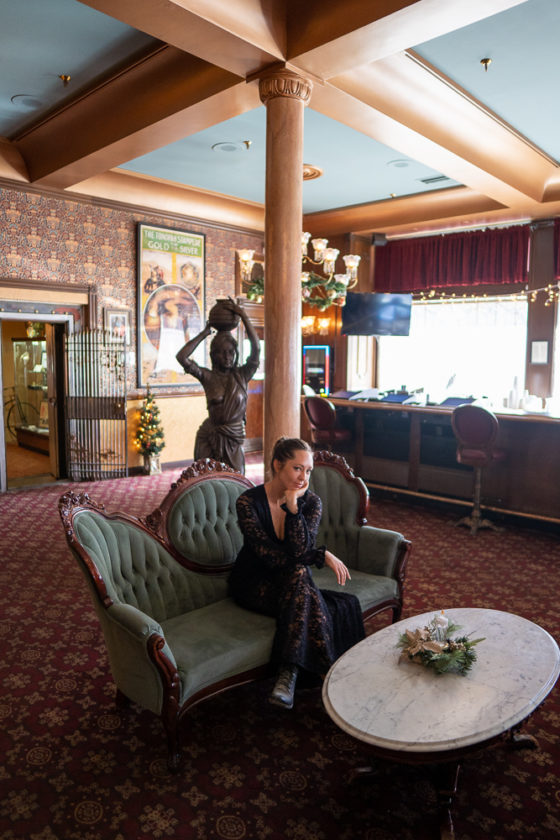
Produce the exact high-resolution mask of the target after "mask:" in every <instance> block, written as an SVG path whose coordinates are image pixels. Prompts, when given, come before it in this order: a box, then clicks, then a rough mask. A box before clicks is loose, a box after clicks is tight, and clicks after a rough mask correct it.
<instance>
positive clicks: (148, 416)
mask: <svg viewBox="0 0 560 840" xmlns="http://www.w3.org/2000/svg"><path fill="white" fill-rule="evenodd" d="M134 443H135V445H136V448H137V449H138V451H139V452H141V453H142V455H148V456H149V455H159V453H160V452H161V450H162V449H163V447H164V446H165V441H164V439H163V429H162V426H161V420H160V417H159V408H158V407H157V405H156V401H155V399H154V398H153V396H152V392H151V391H150V389H149V388H148V390H147V392H146V396H145V398H144V401H143V403H142V408H141V409H140V417H139V419H138V431H137V432H136V437H135V439H134Z"/></svg>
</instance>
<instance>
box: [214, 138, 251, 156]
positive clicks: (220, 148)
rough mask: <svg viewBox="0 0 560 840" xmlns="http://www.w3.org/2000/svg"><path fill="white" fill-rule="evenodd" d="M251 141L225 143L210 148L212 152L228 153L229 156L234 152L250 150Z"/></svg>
mask: <svg viewBox="0 0 560 840" xmlns="http://www.w3.org/2000/svg"><path fill="white" fill-rule="evenodd" d="M251 142H252V141H251V140H241V141H239V142H237V141H229V140H228V141H225V142H223V143H214V145H213V146H212V151H213V152H228V153H229V154H232V153H235V152H247V151H248V150H249V149H250V148H251Z"/></svg>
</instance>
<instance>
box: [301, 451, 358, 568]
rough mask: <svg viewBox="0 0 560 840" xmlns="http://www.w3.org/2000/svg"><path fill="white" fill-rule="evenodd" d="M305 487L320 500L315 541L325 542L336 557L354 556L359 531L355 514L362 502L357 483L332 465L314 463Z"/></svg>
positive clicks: (318, 542) (319, 543)
mask: <svg viewBox="0 0 560 840" xmlns="http://www.w3.org/2000/svg"><path fill="white" fill-rule="evenodd" d="M309 486H310V489H311V490H312V491H313V492H314V493H316V494H317V495H318V496H319V498H320V499H321V502H322V503H323V516H322V518H321V525H320V527H319V534H318V537H317V544H318V545H322V544H324V545H326V546H327V547H328V548H329V550H330V551H332V552H333V553H334V554H336V555H337V557H340V558H345V557H353V556H355V555H356V553H357V543H358V538H359V531H360V526H359V525H358V522H357V517H358V513H359V510H360V504H361V501H362V500H361V496H360V494H361V490H360V487H359V485H358V484H357V483H356V482H355V481H348V480H347V479H346V478H345V477H344V475H342V474H341V473H340V472H339V470H337V469H335V468H334V467H331V466H328V465H326V464H325V465H321V464H318V463H315V467H314V469H313V472H312V473H311V481H310V485H309Z"/></svg>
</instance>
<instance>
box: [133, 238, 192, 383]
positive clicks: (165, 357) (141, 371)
mask: <svg viewBox="0 0 560 840" xmlns="http://www.w3.org/2000/svg"><path fill="white" fill-rule="evenodd" d="M137 283H138V289H137V300H138V327H137V336H138V366H137V367H138V386H139V387H145V386H146V385H149V386H150V387H151V388H157V387H160V386H164V385H166V386H169V385H187V386H189V390H190V389H192V390H200V384H199V382H198V381H197V380H196V379H194V377H192V376H190V375H188V374H186V373H185V372H184V370H183V368H182V367H181V366H180V365H179V363H178V362H177V359H176V358H175V356H176V354H177V352H178V351H179V350H180V349H181V347H182V346H183V345H184V344H185V343H186V342H187V341H189V340H190V339H191V338H194V337H195V336H196V335H198V333H199V332H201V330H202V329H203V327H204V302H205V237H204V235H203V234H200V233H190V232H188V231H184V230H175V229H174V228H163V227H154V226H153V225H146V224H143V223H140V224H139V225H138V277H137ZM191 358H192V359H193V360H194V361H196V362H197V363H198V364H199V365H205V363H206V348H205V342H202V343H201V344H200V345H199V346H198V347H197V349H196V350H195V352H194V353H193V355H192V356H191Z"/></svg>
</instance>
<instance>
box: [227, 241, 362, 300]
mask: <svg viewBox="0 0 560 840" xmlns="http://www.w3.org/2000/svg"><path fill="white" fill-rule="evenodd" d="M310 239H311V234H310V233H302V235H301V259H302V269H305V268H306V267H307V264H310V266H320V267H321V270H322V272H323V273H322V274H318V273H317V272H316V271H313V269H312V268H311V269H310V270H309V271H305V270H302V273H301V298H302V300H303V302H304V303H307V304H308V305H309V306H316V307H317V308H318V309H320V310H321V311H324V310H325V309H328V308H329V306H332V305H335V306H344V303H345V301H346V292H347V291H348V289H352V288H353V287H354V286H355V285H356V283H357V282H358V265H359V264H360V259H361V257H360V256H359V255H358V254H346V255H345V256H343V257H342V259H343V260H344V266H345V268H346V271H345V273H344V274H335V264H336V260H337V257H338V255H339V253H340V252H339V250H338V249H337V248H329V247H328V244H329V242H328V239H312V240H311V244H312V246H313V257H310V256H309V254H308V247H309V240H310ZM254 253H255V252H254V251H251V250H249V249H242V250H239V251H238V252H237V254H238V257H239V266H240V271H241V279H242V281H243V282H244V283H245V284H246V286H247V290H246V293H247V297H248V299H249V300H256V301H259V302H260V301H262V299H263V297H264V277H258V278H253V277H252V270H253V265H254V260H253V256H254Z"/></svg>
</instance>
